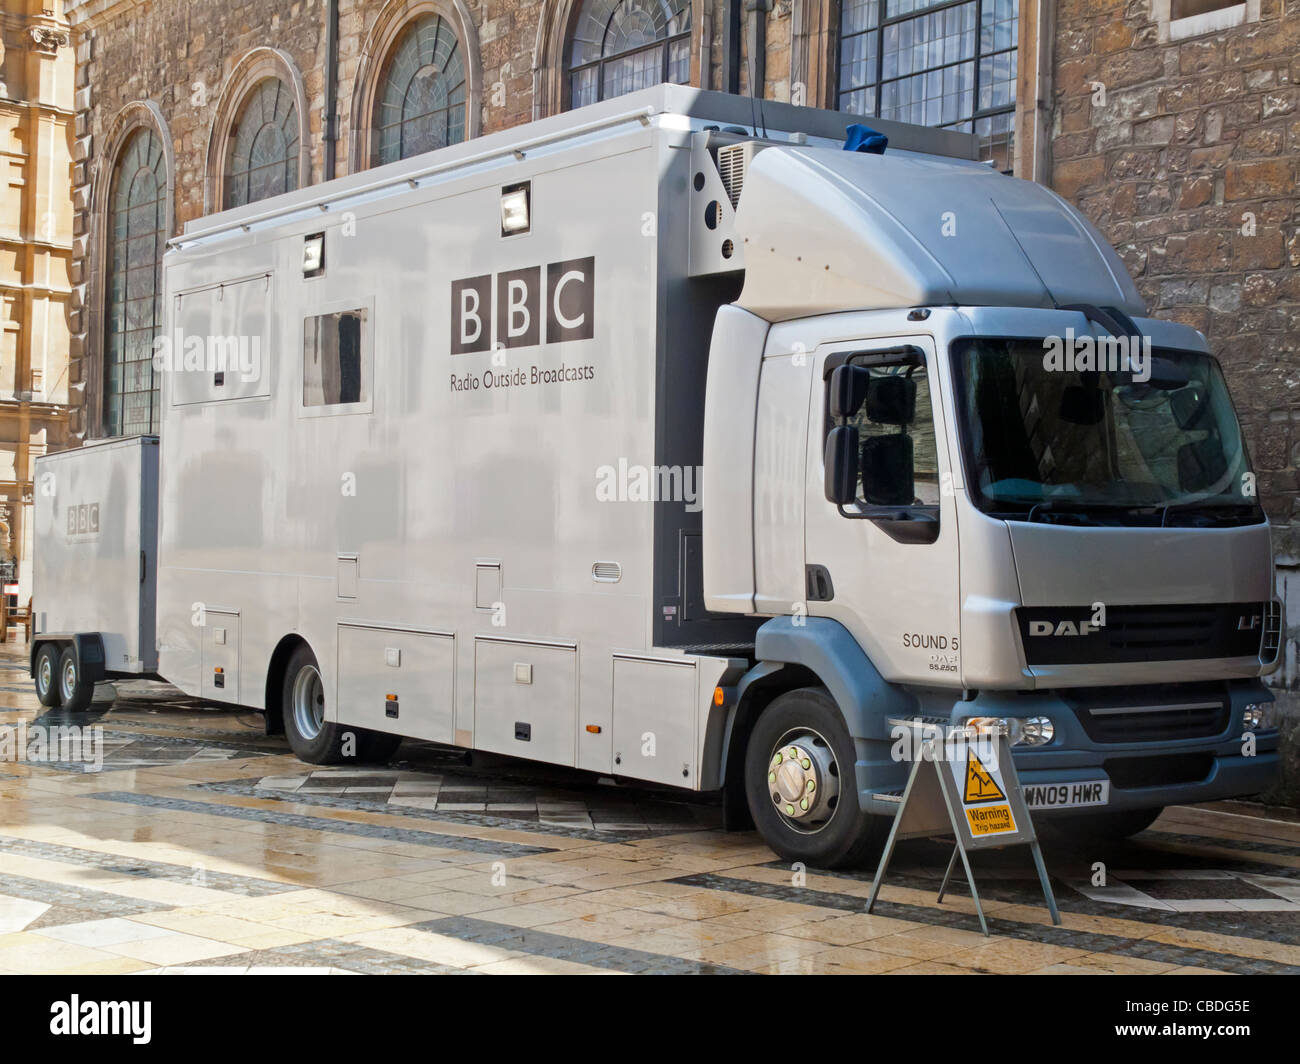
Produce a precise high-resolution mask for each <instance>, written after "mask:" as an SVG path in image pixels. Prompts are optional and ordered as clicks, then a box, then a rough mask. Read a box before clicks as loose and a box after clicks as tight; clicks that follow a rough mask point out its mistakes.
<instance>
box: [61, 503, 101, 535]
mask: <svg viewBox="0 0 1300 1064" xmlns="http://www.w3.org/2000/svg"><path fill="white" fill-rule="evenodd" d="M97 535H99V503H97V502H83V503H78V504H77V505H75V506H69V507H68V538H69V539H71V538H73V537H74V536H77V537H85V536H97Z"/></svg>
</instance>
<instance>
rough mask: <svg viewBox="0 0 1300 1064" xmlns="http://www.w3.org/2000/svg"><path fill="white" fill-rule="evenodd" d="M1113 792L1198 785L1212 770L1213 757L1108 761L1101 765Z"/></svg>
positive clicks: (1190, 756)
mask: <svg viewBox="0 0 1300 1064" xmlns="http://www.w3.org/2000/svg"><path fill="white" fill-rule="evenodd" d="M1101 767H1102V768H1104V769H1105V770H1106V775H1107V776H1109V777H1110V785H1111V786H1112V787H1114V788H1116V789H1117V790H1121V791H1124V790H1133V789H1136V788H1138V787H1169V786H1172V785H1174V784H1176V783H1200V782H1201V781H1202V780H1204V779H1205V777H1206V776H1208V775H1209V774H1210V770H1211V769H1212V768H1214V755H1213V754H1163V755H1160V756H1158V757H1108V758H1107V759H1106V760H1105V761H1103V762H1102V763H1101Z"/></svg>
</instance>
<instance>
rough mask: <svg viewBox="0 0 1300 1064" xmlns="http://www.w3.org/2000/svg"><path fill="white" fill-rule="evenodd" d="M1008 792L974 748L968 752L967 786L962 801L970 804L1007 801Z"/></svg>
mask: <svg viewBox="0 0 1300 1064" xmlns="http://www.w3.org/2000/svg"><path fill="white" fill-rule="evenodd" d="M1006 800H1007V796H1006V794H1004V793H1003V791H1002V788H1001V787H999V786H998V781H997V780H995V779H994V778H993V777H992V776H991V775H990V774H989V771H988V769H986V768H985V767H984V762H982V761H981V760H980V759H979V756H978V755H977V754H976V753H975V751H974V750H970V751H968V752H967V754H966V787H965V794H964V796H963V797H962V802H963V803H964V804H966V805H970V804H972V803H974V802H1005V801H1006Z"/></svg>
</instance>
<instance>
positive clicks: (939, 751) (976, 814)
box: [867, 718, 1061, 935]
mask: <svg viewBox="0 0 1300 1064" xmlns="http://www.w3.org/2000/svg"><path fill="white" fill-rule="evenodd" d="M889 723H890V724H891V725H893V726H895V727H911V728H912V729H913V731H914V735H915V739H916V746H915V747H914V749H917V750H918V751H919V754H918V756H917V757H916V758H915V759H914V760H913V762H912V770H911V772H910V773H909V774H908V777H907V786H906V787H904V788H903V794H902V797H901V798H899V799H896V800H897V801H898V812H897V813H895V815H894V824H893V827H891V828H890V829H889V838H888V839H887V840H886V841H885V850H884V853H882V854H881V856H880V865H879V867H878V868H877V869H876V878H875V879H874V880H873V881H872V883H871V893H870V894H869V895H868V896H867V912H871V910H872V907H873V906H874V905H875V904H876V898H877V896H878V895H879V893H880V887H881V884H882V883H884V881H885V873H886V872H887V871H888V869H889V861H890V858H891V857H893V854H894V845H895V843H897V842H898V841H899V840H900V839H912V838H920V837H932V836H935V835H946V834H951V835H952V836H953V839H954V842H955V845H954V846H953V850H952V856H951V857H950V858H949V860H948V870H947V871H946V872H944V874H943V882H942V883H941V884H940V885H939V899H938V900H939V901H941V902H942V901H943V896H944V894H945V892H946V891H947V890H948V882H949V880H951V879H952V873H953V869H954V868H955V867H956V865H957V861H958V860H959V859H960V860H961V863H962V867H963V868H964V869H965V871H966V882H967V883H968V884H969V885H970V893H971V898H972V899H973V900H974V902H975V914H976V915H977V916H978V917H979V921H980V928H981V929H982V930H983V932H984V933H985V934H986V935H987V934H988V933H989V928H988V923H987V921H985V919H984V907H983V906H982V905H981V904H980V896H979V891H977V890H976V889H975V874H974V872H972V871H971V865H970V858H969V856H968V851H972V850H981V849H985V848H995V847H1000V846H1012V845H1016V844H1025V845H1028V847H1029V852H1030V854H1031V855H1032V856H1033V859H1034V868H1035V869H1036V870H1037V872H1038V882H1039V884H1040V885H1041V886H1042V888H1043V897H1044V898H1045V899H1046V901H1047V909H1048V912H1050V913H1051V914H1052V923H1054V924H1059V923H1060V922H1061V915H1060V913H1059V912H1058V911H1057V908H1056V898H1055V897H1054V896H1053V894H1052V884H1051V881H1050V880H1049V879H1048V878H1047V868H1046V866H1045V865H1044V864H1043V854H1042V851H1041V850H1040V849H1039V847H1038V836H1037V835H1036V834H1035V833H1034V825H1033V821H1032V820H1031V819H1030V816H1029V809H1028V808H1027V807H1026V806H1025V799H1024V794H1023V792H1022V791H1021V789H1020V780H1019V779H1018V778H1017V776H1016V767H1015V764H1014V762H1013V761H1012V760H1011V743H1010V742H1009V741H1008V738H1007V734H1006V731H1005V730H1003V729H997V730H996V731H993V730H991V729H990V730H989V731H987V732H976V731H975V729H951V731H950V732H949V734H948V735H937V734H935V732H934V726H933V725H930V724H926V723H925V722H923V721H921V720H919V719H918V720H913V721H907V720H894V719H892V718H891V719H890V721H889ZM952 740H961V741H960V742H953V741H952ZM963 747H964V749H963ZM976 747H979V748H980V750H981V751H982V752H983V754H984V756H983V757H981V756H980V755H979V754H978V753H977V752H976ZM963 753H964V754H965V756H964V757H963V756H962V754H963Z"/></svg>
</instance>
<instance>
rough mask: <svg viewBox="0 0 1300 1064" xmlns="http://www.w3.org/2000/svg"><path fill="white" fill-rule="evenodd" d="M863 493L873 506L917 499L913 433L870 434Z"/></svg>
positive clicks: (866, 444) (864, 446)
mask: <svg viewBox="0 0 1300 1064" xmlns="http://www.w3.org/2000/svg"><path fill="white" fill-rule="evenodd" d="M862 497H863V498H864V499H866V500H867V502H869V503H871V504H872V505H873V506H911V505H912V503H914V502H915V501H916V471H915V468H914V464H913V459H912V437H911V436H907V435H904V434H903V433H899V434H897V435H893V436H869V437H868V438H867V440H866V441H865V442H864V443H863V444H862Z"/></svg>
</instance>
